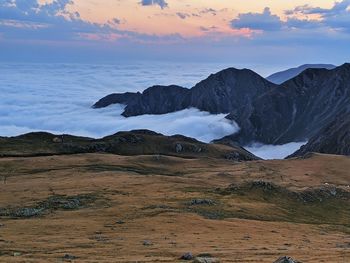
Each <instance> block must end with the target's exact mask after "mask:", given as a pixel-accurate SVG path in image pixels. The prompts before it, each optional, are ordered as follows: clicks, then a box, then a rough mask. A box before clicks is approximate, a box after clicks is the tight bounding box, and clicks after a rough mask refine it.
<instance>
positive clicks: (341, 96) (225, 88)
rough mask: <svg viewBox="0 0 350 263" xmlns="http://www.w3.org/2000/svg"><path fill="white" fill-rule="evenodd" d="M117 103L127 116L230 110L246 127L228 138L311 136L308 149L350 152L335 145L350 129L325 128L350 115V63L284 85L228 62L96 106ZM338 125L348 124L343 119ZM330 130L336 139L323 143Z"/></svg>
mask: <svg viewBox="0 0 350 263" xmlns="http://www.w3.org/2000/svg"><path fill="white" fill-rule="evenodd" d="M114 103H122V104H126V105H127V106H126V108H125V110H124V112H123V115H124V116H125V117H130V116H137V115H142V114H165V113H170V112H174V111H178V110H182V109H186V108H190V107H194V108H198V109H199V110H202V111H207V112H210V113H212V114H217V113H227V114H228V115H227V117H226V118H227V119H230V120H234V121H235V122H237V124H238V125H239V126H240V131H239V132H238V133H236V134H233V135H231V136H228V137H226V138H224V140H225V141H227V140H231V141H232V142H234V143H238V144H239V145H245V144H248V143H251V142H260V143H264V144H285V143H288V142H293V141H307V140H309V143H308V144H307V145H306V146H304V149H307V151H318V152H323V153H336V154H346V155H350V150H349V147H348V146H346V145H345V147H344V146H341V145H339V147H334V145H333V144H342V143H344V141H345V142H349V137H350V134H349V130H345V131H344V132H337V133H333V132H331V133H330V132H325V129H327V127H329V125H332V123H333V122H335V121H336V120H339V119H341V120H344V121H349V118H350V64H344V65H342V66H340V67H336V68H334V69H331V70H328V69H324V68H308V69H306V70H304V71H302V72H301V73H300V74H299V75H297V76H295V77H293V78H291V79H290V80H287V81H285V82H283V83H282V84H280V85H277V84H274V83H272V82H270V81H268V80H266V79H264V78H263V77H261V76H259V75H258V74H257V73H255V72H253V71H251V70H248V69H242V70H238V69H235V68H228V69H225V70H223V71H220V72H218V73H216V74H212V75H210V76H209V77H208V78H207V79H205V80H203V81H201V82H199V83H198V84H196V85H195V86H194V87H193V88H191V89H186V88H183V87H180V86H175V85H173V86H153V87H151V88H148V89H146V90H145V91H144V92H142V93H123V94H111V95H108V96H107V97H104V98H102V99H101V100H100V101H98V102H97V103H96V104H95V105H94V107H95V108H100V107H106V106H108V105H111V104H114ZM333 125H334V126H335V127H343V126H342V125H341V123H339V121H338V123H336V124H333ZM346 127H348V126H345V127H344V129H345V128H346ZM328 129H331V130H332V129H333V128H328ZM342 129H343V128H341V130H342ZM329 136H332V139H331V141H332V145H328V146H327V145H324V146H322V147H320V144H322V143H323V142H324V141H325V140H326V139H328V137H329ZM339 136H341V138H338V137H339ZM331 146H332V147H331ZM299 153H300V154H303V153H304V152H303V151H300V152H299ZM296 154H298V152H297V153H296Z"/></svg>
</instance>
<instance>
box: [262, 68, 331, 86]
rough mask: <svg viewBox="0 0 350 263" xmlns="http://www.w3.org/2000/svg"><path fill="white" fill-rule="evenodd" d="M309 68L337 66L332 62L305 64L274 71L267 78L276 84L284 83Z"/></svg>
mask: <svg viewBox="0 0 350 263" xmlns="http://www.w3.org/2000/svg"><path fill="white" fill-rule="evenodd" d="M309 68H325V69H334V68H336V66H334V65H332V64H305V65H301V66H299V67H297V68H291V69H287V70H284V71H281V72H277V73H274V74H272V75H271V76H268V77H267V78H266V79H267V80H268V81H271V82H272V83H275V84H282V83H283V82H285V81H287V80H290V79H292V78H294V77H296V76H298V75H299V74H300V73H301V72H303V71H304V70H306V69H309Z"/></svg>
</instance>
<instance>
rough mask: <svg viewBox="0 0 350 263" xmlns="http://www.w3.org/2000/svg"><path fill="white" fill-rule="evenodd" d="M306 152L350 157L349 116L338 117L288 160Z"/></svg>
mask: <svg viewBox="0 0 350 263" xmlns="http://www.w3.org/2000/svg"><path fill="white" fill-rule="evenodd" d="M308 152H318V153H328V154H342V155H350V114H343V115H340V116H338V117H337V118H336V119H335V120H334V121H332V122H331V123H330V124H328V125H327V126H326V127H324V128H323V129H321V131H320V132H319V133H317V134H316V135H314V136H313V137H312V138H311V139H310V140H309V142H308V143H307V144H306V145H304V146H302V147H301V148H300V149H299V150H298V151H296V152H295V153H294V154H292V155H291V156H289V158H291V157H298V156H304V155H305V154H307V153H308Z"/></svg>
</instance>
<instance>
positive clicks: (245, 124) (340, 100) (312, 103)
mask: <svg viewBox="0 0 350 263" xmlns="http://www.w3.org/2000/svg"><path fill="white" fill-rule="evenodd" d="M349 80H350V64H344V65H343V66H340V67H338V68H335V69H333V70H326V69H308V70H306V71H304V72H303V73H302V74H300V75H299V76H297V77H295V78H293V79H291V80H289V81H287V82H285V83H283V84H282V85H281V86H278V87H277V88H275V89H273V90H270V91H269V92H267V93H265V94H263V95H261V96H260V97H259V98H258V99H257V100H256V101H255V102H254V103H253V107H251V108H245V109H244V110H243V111H242V112H240V114H237V115H235V116H229V118H231V119H235V121H236V122H237V123H238V125H239V126H240V128H241V130H240V132H239V134H236V135H235V136H234V137H235V139H236V140H238V141H240V142H241V143H244V142H250V141H254V140H255V141H259V142H263V143H267V144H284V143H287V142H291V141H305V140H307V139H309V138H311V137H312V136H314V135H315V134H317V133H318V132H319V131H320V129H322V128H323V127H325V126H326V125H328V124H329V123H330V122H331V121H333V120H334V119H335V118H336V116H338V115H339V114H340V113H342V112H345V113H344V114H349V112H350V109H349V105H350V81H349Z"/></svg>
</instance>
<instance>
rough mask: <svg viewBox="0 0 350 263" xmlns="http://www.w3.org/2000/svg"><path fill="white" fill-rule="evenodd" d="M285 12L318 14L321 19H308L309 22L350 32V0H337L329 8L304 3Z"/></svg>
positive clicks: (290, 14)
mask: <svg viewBox="0 0 350 263" xmlns="http://www.w3.org/2000/svg"><path fill="white" fill-rule="evenodd" d="M285 13H286V15H288V16H300V15H306V16H307V15H318V16H319V17H320V20H308V23H309V24H310V25H312V24H313V26H314V27H316V26H318V27H329V28H332V29H338V30H343V31H345V32H349V33H350V0H343V1H341V2H336V3H335V4H334V6H333V7H332V8H329V9H327V8H321V7H312V6H310V5H302V6H297V7H296V8H294V9H293V10H287V11H286V12H285ZM305 22H306V21H305Z"/></svg>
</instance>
